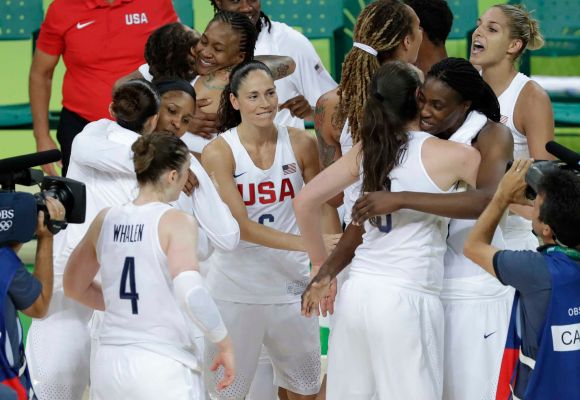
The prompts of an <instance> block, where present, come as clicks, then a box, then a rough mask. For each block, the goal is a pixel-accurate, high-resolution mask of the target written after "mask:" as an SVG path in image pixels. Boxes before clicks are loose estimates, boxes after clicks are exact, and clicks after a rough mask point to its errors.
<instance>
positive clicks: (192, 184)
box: [182, 169, 199, 196]
mask: <svg viewBox="0 0 580 400" xmlns="http://www.w3.org/2000/svg"><path fill="white" fill-rule="evenodd" d="M187 173H188V175H187V180H186V181H185V186H184V187H183V190H182V192H183V193H185V194H186V195H188V196H191V194H192V193H193V190H194V189H195V188H196V187H198V186H199V181H198V180H197V176H195V174H194V173H193V171H192V170H190V169H189V170H187Z"/></svg>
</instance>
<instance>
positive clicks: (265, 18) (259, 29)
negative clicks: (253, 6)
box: [209, 0, 272, 35]
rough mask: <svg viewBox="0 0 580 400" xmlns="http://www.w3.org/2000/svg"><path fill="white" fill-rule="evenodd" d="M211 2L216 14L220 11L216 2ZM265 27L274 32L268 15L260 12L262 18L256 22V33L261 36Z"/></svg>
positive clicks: (211, 0) (213, 0)
mask: <svg viewBox="0 0 580 400" xmlns="http://www.w3.org/2000/svg"><path fill="white" fill-rule="evenodd" d="M209 2H210V3H211V5H212V7H213V11H214V12H215V13H217V12H219V11H220V9H219V7H218V5H217V3H216V2H215V0H209ZM264 26H266V27H267V28H268V33H269V32H271V31H272V21H270V18H268V16H267V15H266V14H264V11H260V18H258V22H256V27H255V28H256V32H258V35H259V34H260V32H262V28H263V27H264Z"/></svg>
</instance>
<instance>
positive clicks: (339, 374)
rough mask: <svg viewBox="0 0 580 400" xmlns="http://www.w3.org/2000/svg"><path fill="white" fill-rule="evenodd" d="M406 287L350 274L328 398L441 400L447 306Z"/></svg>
mask: <svg viewBox="0 0 580 400" xmlns="http://www.w3.org/2000/svg"><path fill="white" fill-rule="evenodd" d="M404 284H405V283H402V282H400V281H397V280H394V279H391V278H387V277H383V276H378V275H367V274H360V273H353V272H352V271H351V272H350V276H349V278H348V280H347V281H346V283H345V284H344V285H343V287H342V293H341V296H340V299H339V300H338V304H337V315H336V321H335V324H334V328H333V332H332V337H331V341H330V349H329V352H328V373H327V385H326V392H327V396H326V398H327V399H332V400H369V399H380V400H383V399H413V400H414V399H417V400H419V399H420V400H431V399H433V400H435V399H438V400H440V399H441V396H442V391H443V307H442V305H441V301H440V300H439V297H438V295H437V294H436V293H431V292H426V291H421V290H420V289H413V288H411V287H404V286H403V285H404ZM409 286H411V285H410V284H409Z"/></svg>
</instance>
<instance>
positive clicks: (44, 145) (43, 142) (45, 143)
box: [36, 134, 62, 176]
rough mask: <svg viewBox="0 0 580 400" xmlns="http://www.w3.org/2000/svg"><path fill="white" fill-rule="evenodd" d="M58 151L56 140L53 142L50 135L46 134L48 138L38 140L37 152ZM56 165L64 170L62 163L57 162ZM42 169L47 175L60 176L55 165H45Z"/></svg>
mask: <svg viewBox="0 0 580 400" xmlns="http://www.w3.org/2000/svg"><path fill="white" fill-rule="evenodd" d="M56 149H58V147H57V146H56V143H55V142H54V140H52V138H51V137H50V135H48V134H46V136H44V137H41V138H37V139H36V151H48V150H56ZM56 164H57V165H58V166H59V167H60V168H62V162H61V161H59V162H57V163H56ZM41 168H42V171H44V173H45V174H46V175H49V176H58V173H57V172H56V167H55V163H50V164H44V165H42V166H41Z"/></svg>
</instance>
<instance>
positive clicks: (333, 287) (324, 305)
mask: <svg viewBox="0 0 580 400" xmlns="http://www.w3.org/2000/svg"><path fill="white" fill-rule="evenodd" d="M337 292H338V282H337V280H336V278H334V279H333V280H331V281H330V287H329V288H328V294H327V295H326V296H325V297H324V298H323V299H322V300H321V301H320V312H321V314H322V316H323V317H326V316H327V315H328V314H330V315H332V314H334V301H335V300H336V293H337Z"/></svg>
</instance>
